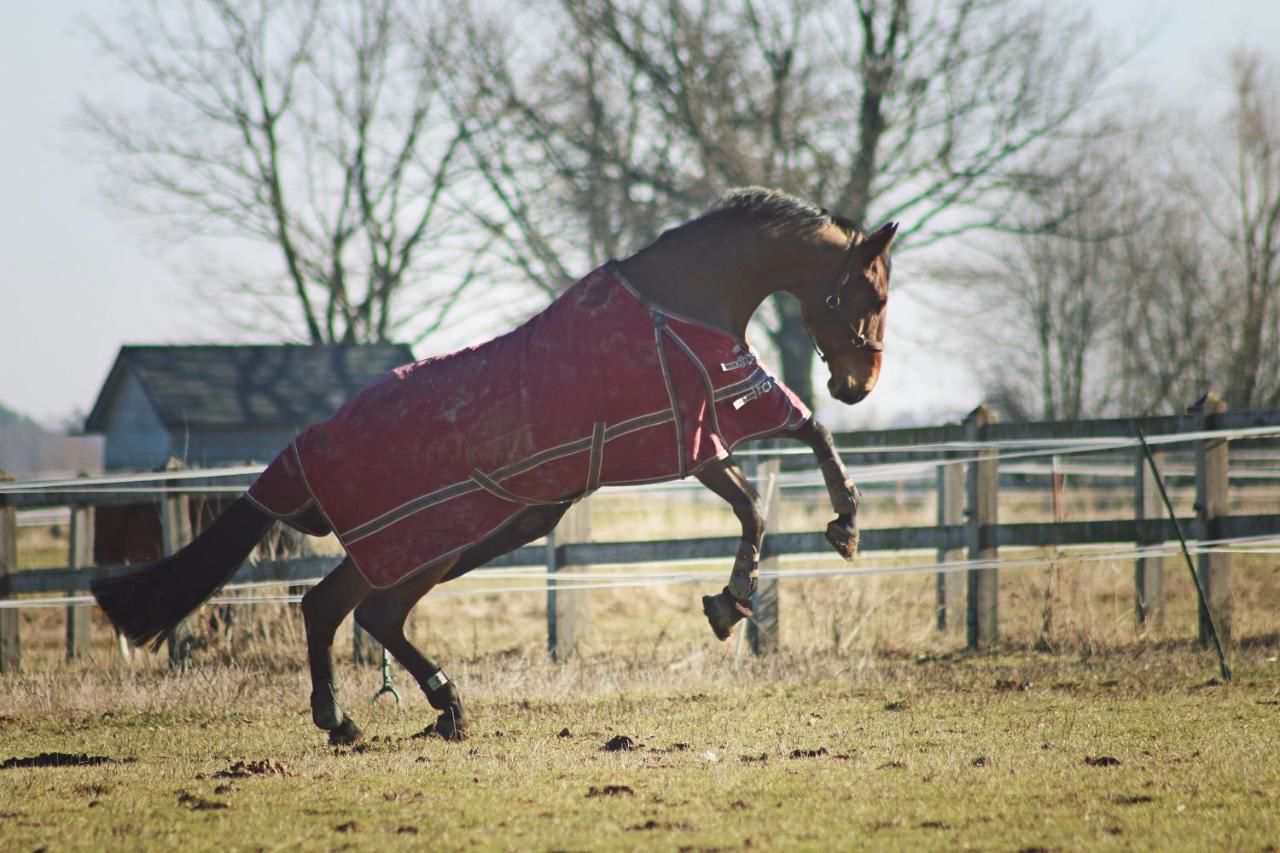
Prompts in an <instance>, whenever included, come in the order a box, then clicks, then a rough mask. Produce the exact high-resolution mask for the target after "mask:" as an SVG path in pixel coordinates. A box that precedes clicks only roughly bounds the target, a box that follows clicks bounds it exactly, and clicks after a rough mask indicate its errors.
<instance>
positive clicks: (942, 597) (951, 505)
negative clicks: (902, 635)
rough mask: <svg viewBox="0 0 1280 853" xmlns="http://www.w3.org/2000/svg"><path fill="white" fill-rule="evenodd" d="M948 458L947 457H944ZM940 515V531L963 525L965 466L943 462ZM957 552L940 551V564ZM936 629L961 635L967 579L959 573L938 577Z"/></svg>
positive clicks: (939, 480)
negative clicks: (961, 616) (961, 615)
mask: <svg viewBox="0 0 1280 853" xmlns="http://www.w3.org/2000/svg"><path fill="white" fill-rule="evenodd" d="M944 458H945V455H944ZM937 475H938V514H937V524H938V527H939V528H943V527H952V526H955V525H957V524H964V500H965V494H964V463H962V462H943V463H941V464H939V465H938V471H937ZM955 555H956V551H954V550H949V549H947V548H939V549H938V553H937V561H938V563H947V562H950V561H951V560H952V559H954V558H955ZM936 588H937V627H938V630H939V631H950V632H951V633H953V634H954V633H959V631H960V629H961V628H962V627H963V626H964V620H963V619H961V618H960V614H961V613H962V612H964V611H963V609H962V608H963V606H964V594H965V577H964V575H962V574H960V573H959V572H938V574H937V587H936Z"/></svg>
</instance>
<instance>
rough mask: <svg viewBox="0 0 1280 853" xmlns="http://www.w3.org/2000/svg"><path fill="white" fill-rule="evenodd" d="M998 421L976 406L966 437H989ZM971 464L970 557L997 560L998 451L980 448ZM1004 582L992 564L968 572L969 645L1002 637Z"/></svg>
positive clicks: (967, 628) (966, 426)
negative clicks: (999, 617)
mask: <svg viewBox="0 0 1280 853" xmlns="http://www.w3.org/2000/svg"><path fill="white" fill-rule="evenodd" d="M995 422H996V413H995V412H994V411H992V410H991V409H990V408H989V407H987V406H986V405H982V406H979V407H978V408H976V409H974V410H973V411H972V412H970V413H969V415H968V416H967V417H966V418H965V419H964V424H965V436H966V438H968V440H969V441H971V442H980V441H984V440H986V437H987V428H988V427H989V426H990V425H991V424H993V423H995ZM974 455H975V456H976V459H975V461H973V462H970V463H969V477H968V481H969V482H968V487H969V496H968V497H969V500H968V514H969V559H970V560H995V559H996V557H997V556H998V554H999V550H998V548H997V546H996V541H997V540H996V535H997V532H998V528H997V525H998V524H999V515H998V512H997V504H998V498H999V488H1000V478H999V462H998V461H997V458H996V455H997V454H996V451H995V450H979V451H977V452H976V453H975V454H974ZM999 585H1000V577H999V572H998V570H997V569H996V568H995V567H994V566H992V567H991V568H985V569H970V570H969V571H968V595H969V597H968V601H967V602H966V607H965V610H966V614H965V628H966V631H965V634H966V640H967V643H968V646H969V648H971V649H976V648H979V647H982V646H988V645H991V644H992V643H994V642H995V641H996V639H997V638H998V637H999V630H998V627H997V600H998V594H997V593H998V590H999Z"/></svg>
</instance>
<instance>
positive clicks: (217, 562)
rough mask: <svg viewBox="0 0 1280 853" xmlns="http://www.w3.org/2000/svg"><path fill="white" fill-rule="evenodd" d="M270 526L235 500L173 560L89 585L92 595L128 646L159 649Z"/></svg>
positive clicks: (253, 508) (264, 517) (263, 517)
mask: <svg viewBox="0 0 1280 853" xmlns="http://www.w3.org/2000/svg"><path fill="white" fill-rule="evenodd" d="M271 524H272V518H271V517H270V516H269V515H267V514H266V513H265V512H263V511H262V510H260V509H258V508H257V507H256V506H254V505H253V504H252V503H250V502H249V501H248V500H246V499H245V498H240V499H239V500H237V501H235V502H234V503H233V504H231V506H229V507H227V511H226V512H224V513H222V515H220V516H218V517H217V518H216V519H214V521H213V523H212V524H210V525H209V526H208V527H207V528H206V529H205V530H204V532H202V533H201V534H200V535H199V536H197V537H196V538H195V540H194V541H193V542H191V544H189V545H187V546H186V547H185V548H183V549H182V550H181V551H179V552H178V553H176V554H174V555H173V556H171V557H165V558H164V559H162V560H157V561H155V562H154V563H146V564H145V565H142V566H139V567H138V568H135V569H132V570H130V571H129V572H127V573H126V574H123V575H117V576H115V577H109V578H99V579H97V580H95V581H93V583H92V584H91V585H90V589H92V590H93V597H94V598H96V599H97V600H98V606H99V607H101V608H102V609H103V611H104V612H105V613H106V614H107V617H108V618H109V619H110V620H111V624H113V625H115V626H116V629H117V630H118V631H120V633H122V634H124V635H125V636H126V637H128V638H129V642H131V643H133V644H134V645H135V646H142V645H146V644H148V643H149V644H150V645H151V650H152V651H158V650H159V649H160V646H161V645H162V644H163V643H164V639H165V637H167V636H168V635H169V633H170V632H171V631H172V630H173V629H174V628H176V627H177V626H178V623H179V622H181V621H182V620H183V619H185V618H186V617H187V616H189V615H190V614H191V612H192V611H193V610H195V609H196V608H197V607H199V606H200V605H201V604H203V603H204V602H205V600H207V599H208V598H209V596H211V595H213V593H214V592H216V591H217V589H218V587H220V586H222V585H223V584H224V583H226V582H227V581H229V580H230V579H231V576H232V575H233V574H235V571H236V569H238V568H240V564H241V563H243V562H244V558H245V557H247V556H249V552H250V551H252V550H253V546H254V545H257V544H258V542H259V541H260V540H261V539H262V537H263V536H265V535H266V533H267V530H269V529H270V528H271Z"/></svg>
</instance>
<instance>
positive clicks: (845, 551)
mask: <svg viewBox="0 0 1280 853" xmlns="http://www.w3.org/2000/svg"><path fill="white" fill-rule="evenodd" d="M827 541H828V542H829V543H831V547H832V548H835V549H836V553H837V554H839V555H840V556H841V557H844V558H845V559H846V560H852V559H853V558H854V557H855V556H857V554H858V528H857V527H854V525H853V522H852V521H848V522H846V521H842V520H841V519H839V518H837V519H835V520H834V521H832V522H831V523H830V524H828V525H827Z"/></svg>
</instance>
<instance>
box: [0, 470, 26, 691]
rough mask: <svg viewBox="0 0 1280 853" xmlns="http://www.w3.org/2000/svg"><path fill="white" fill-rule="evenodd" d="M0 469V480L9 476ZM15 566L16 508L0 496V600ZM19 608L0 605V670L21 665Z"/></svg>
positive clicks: (11, 669)
mask: <svg viewBox="0 0 1280 853" xmlns="http://www.w3.org/2000/svg"><path fill="white" fill-rule="evenodd" d="M12 479H13V477H12V475H10V474H9V472H8V471H3V470H0V482H6V481H9V480H12ZM17 568H18V511H17V510H16V509H15V508H14V507H11V506H8V505H7V504H6V503H5V502H4V497H3V496H0V601H2V600H7V599H8V598H9V573H10V572H12V571H16V570H17ZM18 625H19V622H18V610H17V608H11V607H0V672H17V671H18V669H19V667H20V666H21V665H22V643H21V637H20V634H19V631H18Z"/></svg>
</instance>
